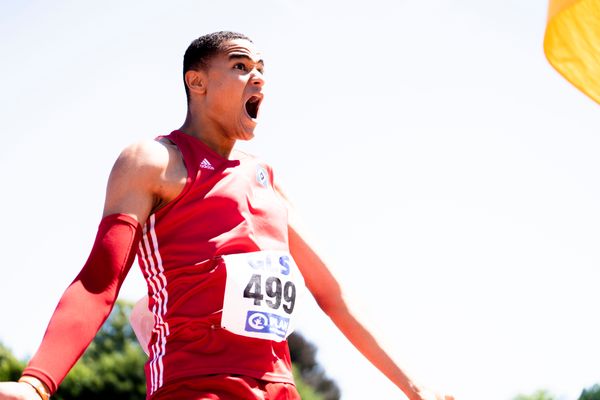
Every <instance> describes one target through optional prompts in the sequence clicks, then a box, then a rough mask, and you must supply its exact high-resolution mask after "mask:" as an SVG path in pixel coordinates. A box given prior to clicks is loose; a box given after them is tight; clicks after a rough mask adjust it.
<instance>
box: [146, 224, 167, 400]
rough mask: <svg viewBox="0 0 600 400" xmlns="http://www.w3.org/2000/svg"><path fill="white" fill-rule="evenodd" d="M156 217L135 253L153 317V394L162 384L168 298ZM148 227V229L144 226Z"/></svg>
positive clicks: (151, 376) (151, 353)
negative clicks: (138, 251) (140, 267)
mask: <svg viewBox="0 0 600 400" xmlns="http://www.w3.org/2000/svg"><path fill="white" fill-rule="evenodd" d="M155 222H156V217H155V215H154V214H152V215H151V216H150V218H149V220H148V222H146V224H145V225H144V236H143V238H142V240H141V241H140V245H139V250H140V255H141V257H140V258H141V260H142V264H143V265H144V270H145V275H146V276H147V277H148V284H149V285H150V288H151V289H152V300H153V301H152V302H151V304H153V306H152V313H153V314H154V329H153V333H154V334H156V335H157V339H156V342H155V343H154V344H153V345H152V348H151V349H150V357H152V360H151V361H150V383H151V387H150V394H152V393H154V392H156V391H157V390H158V389H159V388H160V387H161V386H162V384H163V374H164V367H163V362H162V358H163V356H164V355H165V347H166V343H167V336H169V324H168V323H166V322H165V321H164V320H163V316H164V315H165V314H166V312H167V303H168V300H169V295H168V293H167V278H166V277H165V275H164V271H165V270H164V268H163V264H162V258H161V256H160V251H159V249H158V240H157V238H156V231H155V230H154V224H155ZM148 224H150V226H149V227H148Z"/></svg>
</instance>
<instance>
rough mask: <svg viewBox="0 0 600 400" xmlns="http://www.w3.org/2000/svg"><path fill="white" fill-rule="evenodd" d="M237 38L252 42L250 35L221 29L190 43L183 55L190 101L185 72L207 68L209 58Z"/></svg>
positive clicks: (186, 88) (188, 95) (188, 93)
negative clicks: (226, 43)
mask: <svg viewBox="0 0 600 400" xmlns="http://www.w3.org/2000/svg"><path fill="white" fill-rule="evenodd" d="M235 39H244V40H247V41H249V42H252V40H251V39H250V38H249V37H248V36H246V35H244V34H242V33H238V32H231V31H219V32H213V33H209V34H206V35H203V36H200V37H199V38H198V39H195V40H194V41H193V42H192V43H190V45H189V46H188V48H187V50H186V51H185V55H184V56H183V84H184V86H185V95H186V96H187V99H188V102H189V101H190V91H189V89H188V87H187V84H186V83H185V73H186V72H188V71H189V70H199V69H203V68H206V66H207V63H208V60H210V58H211V57H213V56H214V55H216V54H217V53H219V52H220V51H222V50H223V44H224V43H225V42H228V41H230V40H235Z"/></svg>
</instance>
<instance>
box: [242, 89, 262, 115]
mask: <svg viewBox="0 0 600 400" xmlns="http://www.w3.org/2000/svg"><path fill="white" fill-rule="evenodd" d="M262 99H263V96H262V95H258V94H255V95H252V96H251V97H250V98H249V99H248V100H247V101H246V113H247V114H248V116H249V117H250V118H252V119H256V118H257V117H258V109H259V108H260V103H261V102H262Z"/></svg>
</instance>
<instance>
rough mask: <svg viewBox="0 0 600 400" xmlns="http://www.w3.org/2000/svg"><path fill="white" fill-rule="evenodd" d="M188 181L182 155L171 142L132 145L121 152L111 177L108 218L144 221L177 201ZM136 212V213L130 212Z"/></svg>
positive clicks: (106, 204) (106, 211) (108, 189)
mask: <svg viewBox="0 0 600 400" xmlns="http://www.w3.org/2000/svg"><path fill="white" fill-rule="evenodd" d="M185 178H186V172H185V166H184V165H183V160H182V158H181V155H180V153H179V151H178V150H177V148H176V147H175V146H174V145H172V144H170V142H163V141H157V140H143V141H140V142H136V143H133V144H130V145H129V146H127V147H125V148H124V149H123V151H121V154H120V155H119V157H118V158H117V161H116V162H115V164H114V166H113V168H112V171H111V173H110V177H109V180H108V187H107V193H106V203H105V211H104V214H105V215H108V214H110V213H115V212H127V213H129V214H132V215H135V216H137V217H139V219H138V220H140V221H142V220H144V217H145V216H147V215H148V213H150V212H151V211H152V210H155V209H157V208H158V207H160V206H161V205H164V204H166V203H167V202H168V201H170V200H171V199H172V198H174V197H175V196H176V195H177V194H178V193H179V192H180V191H181V188H182V187H183V185H184V184H185ZM132 209H136V210H135V212H133V211H129V210H132Z"/></svg>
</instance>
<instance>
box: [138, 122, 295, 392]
mask: <svg viewBox="0 0 600 400" xmlns="http://www.w3.org/2000/svg"><path fill="white" fill-rule="evenodd" d="M164 138H166V139H168V140H170V141H171V142H173V143H174V144H175V145H176V146H177V147H178V149H179V150H180V152H181V154H182V156H183V160H184V163H185V165H186V168H187V172H188V177H187V182H186V184H185V186H184V188H183V190H182V192H181V193H180V194H179V195H178V196H177V197H176V198H175V199H174V200H173V201H171V202H170V203H169V204H167V205H166V206H165V207H164V208H162V209H160V210H159V211H157V212H156V213H154V214H152V215H150V217H149V218H148V221H147V222H146V224H145V226H144V232H143V238H142V241H141V242H140V247H139V249H138V260H139V264H140V267H141V269H142V272H143V274H144V277H145V279H146V282H147V284H148V297H149V299H150V300H149V308H150V310H151V311H152V312H153V314H154V321H155V325H154V329H153V332H152V338H151V340H150V343H149V351H150V354H149V360H148V362H147V363H146V379H147V385H148V395H149V397H151V396H152V394H153V393H155V392H156V391H157V390H159V389H160V388H161V387H163V386H166V385H168V384H169V383H171V382H173V381H175V380H178V379H182V378H188V377H192V376H197V375H206V374H217V373H230V374H242V375H247V376H250V377H254V378H258V379H264V380H267V381H274V382H293V377H292V373H291V360H290V354H289V350H288V346H287V342H286V341H283V342H275V341H270V340H264V339H253V338H248V337H244V336H238V335H234V334H232V333H230V332H228V331H226V330H224V329H221V328H220V318H221V311H222V308H223V296H224V290H225V279H226V271H225V266H224V264H223V262H222V260H221V259H220V257H219V256H221V255H226V254H235V253H247V252H253V251H259V250H285V251H288V237H287V209H286V207H285V204H284V203H283V201H282V200H281V199H280V198H279V196H278V195H277V194H276V193H275V191H274V189H273V175H272V171H271V168H270V167H269V166H268V165H266V164H264V163H261V162H260V161H259V160H258V159H256V158H255V157H253V156H250V155H248V154H244V153H236V155H237V154H240V155H239V158H238V159H236V160H228V159H225V158H223V157H222V156H220V155H219V154H217V153H216V152H214V151H213V150H212V149H210V148H209V147H208V146H206V145H205V144H204V143H203V142H202V141H200V140H198V139H196V138H195V137H192V136H189V135H187V134H185V133H183V132H180V131H174V132H172V133H171V134H170V135H167V136H164Z"/></svg>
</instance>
